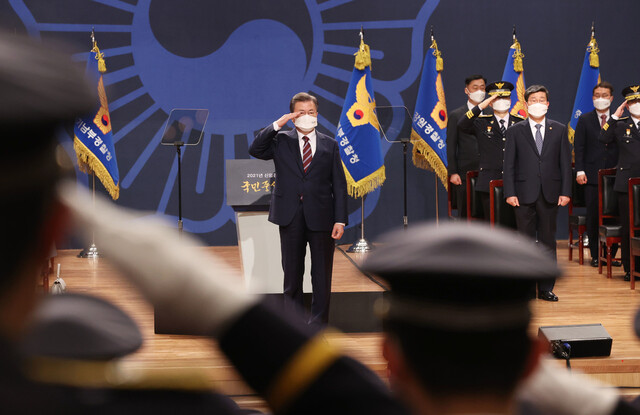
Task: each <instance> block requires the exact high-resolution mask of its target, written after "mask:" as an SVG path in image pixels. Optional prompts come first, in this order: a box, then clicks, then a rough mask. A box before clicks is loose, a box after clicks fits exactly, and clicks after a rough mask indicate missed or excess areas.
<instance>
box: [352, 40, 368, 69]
mask: <svg viewBox="0 0 640 415" xmlns="http://www.w3.org/2000/svg"><path fill="white" fill-rule="evenodd" d="M355 56H356V62H355V64H354V66H355V67H356V69H358V70H359V71H361V70H363V69H364V68H366V67H367V66H371V53H370V52H369V45H367V44H365V43H364V40H362V39H361V40H360V48H359V49H358V51H357V52H356V53H355Z"/></svg>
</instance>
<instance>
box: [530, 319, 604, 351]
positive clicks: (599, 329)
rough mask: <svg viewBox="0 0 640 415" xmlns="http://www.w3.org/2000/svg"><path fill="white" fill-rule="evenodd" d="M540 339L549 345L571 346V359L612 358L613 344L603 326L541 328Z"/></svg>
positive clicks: (580, 325) (584, 325)
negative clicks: (564, 344) (553, 343)
mask: <svg viewBox="0 0 640 415" xmlns="http://www.w3.org/2000/svg"><path fill="white" fill-rule="evenodd" d="M538 337H539V338H542V339H544V340H546V341H547V342H548V343H549V344H551V343H552V342H558V343H568V344H569V345H570V346H571V357H596V356H597V357H600V356H610V355H611V345H612V343H613V339H612V338H611V336H609V333H607V330H606V329H605V328H604V327H603V326H602V324H576V325H570V326H546V327H540V329H539V330H538Z"/></svg>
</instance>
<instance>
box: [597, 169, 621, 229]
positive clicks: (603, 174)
mask: <svg viewBox="0 0 640 415" xmlns="http://www.w3.org/2000/svg"><path fill="white" fill-rule="evenodd" d="M615 181H616V169H601V170H598V218H599V220H598V222H599V224H600V225H603V224H604V219H609V218H618V216H619V213H618V196H617V194H616V192H615V191H614V190H613V185H614V184H615Z"/></svg>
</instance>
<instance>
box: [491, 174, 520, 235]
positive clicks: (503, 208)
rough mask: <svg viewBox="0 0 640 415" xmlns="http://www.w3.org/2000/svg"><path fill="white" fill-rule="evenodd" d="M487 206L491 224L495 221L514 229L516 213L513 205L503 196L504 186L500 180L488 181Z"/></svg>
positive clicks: (493, 224)
mask: <svg viewBox="0 0 640 415" xmlns="http://www.w3.org/2000/svg"><path fill="white" fill-rule="evenodd" d="M489 206H490V211H491V217H490V218H489V222H490V223H491V226H495V224H496V223H497V224H498V225H500V226H504V227H509V228H513V229H516V215H515V211H514V210H513V206H511V205H509V204H508V203H507V202H506V200H505V198H504V188H503V181H502V180H491V181H490V182H489Z"/></svg>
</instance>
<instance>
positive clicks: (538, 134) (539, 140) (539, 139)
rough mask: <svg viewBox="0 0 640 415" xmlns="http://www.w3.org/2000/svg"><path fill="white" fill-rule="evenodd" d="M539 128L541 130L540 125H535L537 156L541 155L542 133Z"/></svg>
mask: <svg viewBox="0 0 640 415" xmlns="http://www.w3.org/2000/svg"><path fill="white" fill-rule="evenodd" d="M540 128H542V124H536V148H537V149H538V154H542V133H541V132H540Z"/></svg>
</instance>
